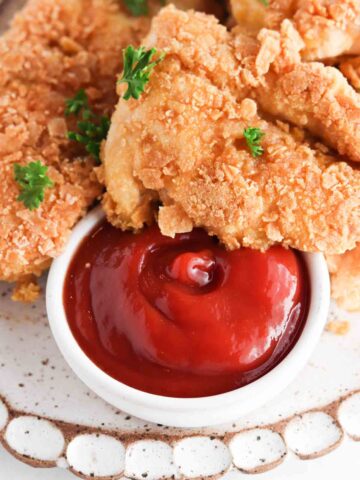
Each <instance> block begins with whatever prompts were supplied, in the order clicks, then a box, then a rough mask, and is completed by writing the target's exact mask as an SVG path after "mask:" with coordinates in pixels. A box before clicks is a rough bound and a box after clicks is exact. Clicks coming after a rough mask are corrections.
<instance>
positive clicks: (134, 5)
mask: <svg viewBox="0 0 360 480" xmlns="http://www.w3.org/2000/svg"><path fill="white" fill-rule="evenodd" d="M124 3H125V5H126V8H127V9H128V10H129V12H130V13H131V15H134V17H141V16H142V15H148V14H149V6H148V3H147V0H124Z"/></svg>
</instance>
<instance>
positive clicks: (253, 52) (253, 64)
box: [234, 20, 360, 161]
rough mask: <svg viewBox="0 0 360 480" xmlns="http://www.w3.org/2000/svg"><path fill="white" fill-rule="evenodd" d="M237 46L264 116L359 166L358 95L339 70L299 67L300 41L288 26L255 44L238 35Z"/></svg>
mask: <svg viewBox="0 0 360 480" xmlns="http://www.w3.org/2000/svg"><path fill="white" fill-rule="evenodd" d="M234 44H235V49H236V51H237V55H238V56H239V57H240V58H241V59H242V65H243V66H244V68H245V73H246V79H247V81H249V83H250V84H251V85H252V86H253V87H254V89H255V90H254V95H255V98H256V99H257V101H258V102H259V104H260V106H261V108H262V109H263V110H265V111H266V112H268V113H270V114H272V115H274V116H276V117H278V118H281V119H282V120H285V121H288V122H291V123H293V124H295V125H297V126H299V127H302V128H306V129H308V130H309V131H310V132H312V133H313V134H314V135H315V136H318V137H321V138H322V139H323V140H324V141H325V142H326V143H327V144H328V145H330V146H331V147H333V148H334V149H336V150H337V151H338V152H339V153H340V154H341V155H345V156H347V157H348V159H350V160H352V161H360V115H359V112H360V95H359V94H358V93H357V92H356V91H355V90H354V89H353V88H352V87H351V86H350V85H349V83H348V82H347V81H346V78H345V77H344V76H343V75H342V74H341V72H339V70H338V69H337V68H334V67H326V66H325V65H323V64H322V63H317V62H309V63H306V62H302V61H301V58H300V50H301V39H300V38H299V36H298V34H297V32H296V30H294V29H293V27H292V25H291V23H290V22H289V21H288V20H284V22H283V23H282V25H281V28H280V32H275V31H273V30H266V29H263V30H262V31H261V32H260V33H259V35H258V39H257V40H253V41H252V42H251V39H250V38H249V37H247V36H244V35H241V34H240V35H239V34H237V32H236V30H235V31H234ZM244 78H245V75H244ZM269 92H271V95H269Z"/></svg>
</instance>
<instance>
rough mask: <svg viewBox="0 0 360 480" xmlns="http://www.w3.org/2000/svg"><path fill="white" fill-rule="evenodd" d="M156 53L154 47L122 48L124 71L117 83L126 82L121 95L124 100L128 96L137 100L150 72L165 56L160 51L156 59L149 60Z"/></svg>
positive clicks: (127, 98) (130, 46) (148, 78)
mask: <svg viewBox="0 0 360 480" xmlns="http://www.w3.org/2000/svg"><path fill="white" fill-rule="evenodd" d="M156 53H157V50H156V48H150V49H149V50H145V48H144V47H139V48H134V47H133V46H132V45H129V46H128V47H127V48H126V49H125V50H123V57H124V71H123V75H122V77H121V78H120V80H119V83H127V86H128V87H127V90H126V92H125V93H124V95H123V98H124V99H125V100H129V98H135V99H136V100H137V99H138V98H139V97H140V95H141V94H142V93H143V92H144V89H145V85H146V84H147V83H148V81H149V80H150V74H151V72H152V71H153V69H154V67H156V65H158V64H159V63H160V62H161V61H162V60H163V59H164V57H165V54H164V53H162V54H160V55H159V56H158V58H157V59H156V60H154V61H151V60H152V57H153V56H154V55H155V54H156Z"/></svg>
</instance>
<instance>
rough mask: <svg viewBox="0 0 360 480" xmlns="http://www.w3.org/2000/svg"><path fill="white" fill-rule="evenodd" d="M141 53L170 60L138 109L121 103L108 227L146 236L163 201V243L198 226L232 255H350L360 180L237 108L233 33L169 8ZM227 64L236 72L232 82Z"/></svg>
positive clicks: (109, 152)
mask: <svg viewBox="0 0 360 480" xmlns="http://www.w3.org/2000/svg"><path fill="white" fill-rule="evenodd" d="M181 25H183V27H182V26H181ZM204 32H206V35H204ZM166 42H167V43H166ZM145 44H146V45H147V46H153V45H157V46H158V47H159V48H161V49H162V50H164V51H166V53H167V55H166V58H165V60H164V61H163V62H162V63H161V64H159V65H158V66H157V68H156V69H155V72H154V73H153V75H152V78H151V82H150V85H149V87H148V89H147V91H146V93H145V94H144V95H142V96H141V98H140V99H139V100H129V101H128V102H126V101H124V100H122V99H120V100H119V103H118V105H117V108H116V111H115V114H114V116H113V118H112V124H111V128H110V132H109V136H108V139H107V141H106V144H105V148H104V150H103V163H104V179H105V184H106V187H107V196H106V200H105V203H104V207H105V210H106V211H107V213H108V215H109V219H110V220H111V221H112V222H113V223H114V224H115V225H117V226H120V227H121V228H135V229H138V228H141V226H142V225H143V223H144V222H150V221H151V219H152V217H153V215H154V207H153V204H154V203H155V202H157V201H160V202H161V203H162V204H163V206H162V207H161V208H160V211H159V216H158V221H159V226H160V229H161V230H162V232H163V233H165V234H167V235H174V234H175V233H178V232H183V231H189V230H191V228H192V227H194V226H201V227H205V228H206V229H207V230H208V231H209V232H210V234H214V235H217V236H218V237H219V239H220V240H221V241H222V242H223V243H224V244H225V245H226V246H227V247H228V248H237V247H239V246H240V245H244V246H251V247H253V248H258V249H266V248H267V247H269V246H270V245H272V244H276V243H280V244H282V245H285V246H291V247H294V248H298V249H300V250H304V251H322V252H332V253H341V252H344V251H345V250H347V249H350V248H353V247H354V246H355V243H356V242H357V241H359V238H360V222H359V218H360V211H359V209H360V188H359V186H360V172H359V171H357V170H355V169H353V168H352V167H350V166H349V165H348V164H346V163H344V162H341V161H338V160H339V159H338V158H337V157H336V156H334V155H331V154H329V153H326V148H325V147H323V146H320V147H319V148H316V147H314V146H313V147H312V146H310V145H309V144H307V143H306V142H303V141H302V140H303V139H302V138H301V140H300V141H299V140H297V139H296V135H294V134H292V132H291V129H290V128H289V127H288V126H287V125H284V124H281V123H278V124H275V123H271V122H269V121H266V120H264V119H263V118H261V116H260V115H259V114H258V113H257V108H256V103H255V102H254V101H253V100H251V99H242V100H239V98H238V96H237V93H238V88H240V87H239V86H238V85H237V84H236V79H238V78H239V71H240V68H239V66H237V65H236V59H235V56H233V55H232V52H233V49H232V46H231V34H230V33H227V32H226V31H225V30H224V29H223V27H222V26H219V25H218V24H217V23H216V21H215V20H214V19H209V17H208V16H206V15H204V14H198V13H184V12H178V11H176V10H175V9H174V8H172V7H167V8H166V9H164V10H162V12H161V13H160V15H159V16H158V17H157V18H156V19H155V21H154V22H153V24H152V29H151V31H150V34H149V36H148V37H147V40H146V41H145ZM222 60H224V61H225V64H228V65H230V64H231V62H233V63H234V66H235V73H234V72H231V73H230V74H229V75H230V77H229V78H227V77H225V78H224V76H223V75H221V74H220V72H222V69H223V68H225V67H224V65H223V64H222ZM226 71H228V70H227V68H226ZM236 72H237V75H236ZM245 90H246V89H245ZM121 91H123V90H120V91H119V93H121ZM248 127H258V128H260V129H261V131H263V132H264V133H265V136H264V138H263V140H262V146H263V148H264V150H265V153H264V155H262V156H261V157H258V158H254V157H253V156H252V155H251V154H250V152H249V149H248V147H247V146H246V144H245V141H244V135H243V132H244V129H245V128H248Z"/></svg>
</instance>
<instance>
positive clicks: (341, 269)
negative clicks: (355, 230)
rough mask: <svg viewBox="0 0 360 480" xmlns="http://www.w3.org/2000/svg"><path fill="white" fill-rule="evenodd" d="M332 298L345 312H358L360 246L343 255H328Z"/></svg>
mask: <svg viewBox="0 0 360 480" xmlns="http://www.w3.org/2000/svg"><path fill="white" fill-rule="evenodd" d="M327 262H328V266H329V271H330V273H331V289H332V297H333V298H334V299H335V300H336V302H337V303H338V305H339V306H340V307H342V308H344V309H345V310H350V311H354V310H360V244H358V245H357V247H356V248H355V249H354V250H351V251H350V252H346V253H344V254H343V255H328V256H327Z"/></svg>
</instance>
